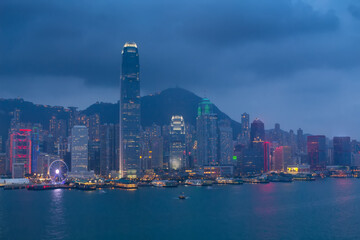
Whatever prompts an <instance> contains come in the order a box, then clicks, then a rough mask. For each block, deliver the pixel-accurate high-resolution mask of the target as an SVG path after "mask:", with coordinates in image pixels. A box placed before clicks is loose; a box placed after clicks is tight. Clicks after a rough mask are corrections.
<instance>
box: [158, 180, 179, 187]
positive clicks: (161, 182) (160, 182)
mask: <svg viewBox="0 0 360 240" xmlns="http://www.w3.org/2000/svg"><path fill="white" fill-rule="evenodd" d="M151 184H152V185H153V186H154V187H177V186H178V185H179V183H178V182H177V181H173V180H154V181H152V182H151Z"/></svg>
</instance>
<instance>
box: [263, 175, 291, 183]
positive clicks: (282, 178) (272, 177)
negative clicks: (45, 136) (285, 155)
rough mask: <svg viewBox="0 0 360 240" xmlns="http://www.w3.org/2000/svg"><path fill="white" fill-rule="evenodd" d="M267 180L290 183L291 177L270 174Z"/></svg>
mask: <svg viewBox="0 0 360 240" xmlns="http://www.w3.org/2000/svg"><path fill="white" fill-rule="evenodd" d="M267 179H268V180H269V181H270V182H292V177H291V176H287V175H284V174H271V175H268V177H267Z"/></svg>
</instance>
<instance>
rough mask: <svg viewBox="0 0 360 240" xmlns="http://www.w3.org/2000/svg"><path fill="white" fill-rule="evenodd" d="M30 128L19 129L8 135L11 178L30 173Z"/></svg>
mask: <svg viewBox="0 0 360 240" xmlns="http://www.w3.org/2000/svg"><path fill="white" fill-rule="evenodd" d="M31 145H32V142H31V130H30V129H20V130H17V131H14V132H13V133H12V134H11V135H10V171H11V173H12V177H13V178H22V177H24V176H25V174H31Z"/></svg>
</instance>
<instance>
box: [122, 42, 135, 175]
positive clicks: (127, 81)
mask: <svg viewBox="0 0 360 240" xmlns="http://www.w3.org/2000/svg"><path fill="white" fill-rule="evenodd" d="M120 88H121V90H120V154H119V155H120V164H119V167H120V176H121V177H125V176H127V177H136V176H137V175H138V174H139V170H140V66H139V53H138V47H137V45H136V43H134V42H127V43H125V45H124V48H123V50H122V68H121V77H120Z"/></svg>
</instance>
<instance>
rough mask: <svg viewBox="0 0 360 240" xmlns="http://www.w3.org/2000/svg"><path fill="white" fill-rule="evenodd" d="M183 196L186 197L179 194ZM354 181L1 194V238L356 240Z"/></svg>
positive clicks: (358, 196) (359, 220)
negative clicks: (182, 195) (181, 195)
mask: <svg viewBox="0 0 360 240" xmlns="http://www.w3.org/2000/svg"><path fill="white" fill-rule="evenodd" d="M181 192H184V193H185V195H187V196H188V198H187V199H186V200H179V198H178V196H179V194H180V193H181ZM359 238H360V179H324V180H317V181H314V182H292V183H269V184H243V185H213V186H211V187H194V186H179V187H177V188H156V187H143V188H139V189H138V190H131V191H130V190H122V189H103V190H96V191H89V192H84V191H79V190H66V189H56V190H48V191H28V190H24V189H23V190H11V191H4V190H1V189H0V239H2V240H5V239H49V240H50V239H69V240H70V239H87V240H90V239H147V240H152V239H154V240H155V239H156V240H162V239H179V240H180V239H181V240H183V239H210V240H212V239H359Z"/></svg>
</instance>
